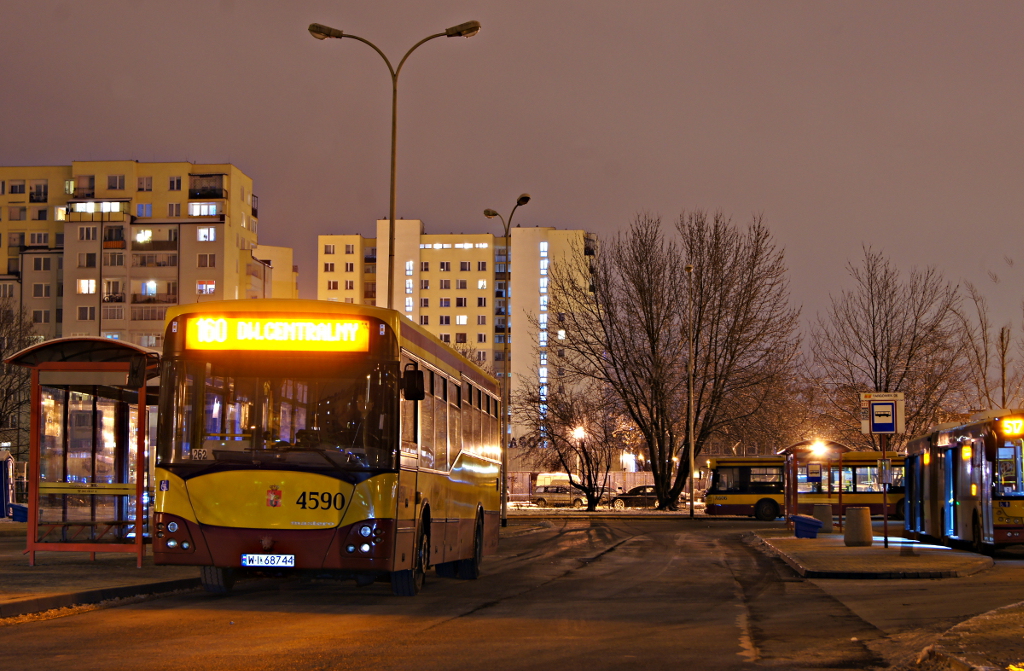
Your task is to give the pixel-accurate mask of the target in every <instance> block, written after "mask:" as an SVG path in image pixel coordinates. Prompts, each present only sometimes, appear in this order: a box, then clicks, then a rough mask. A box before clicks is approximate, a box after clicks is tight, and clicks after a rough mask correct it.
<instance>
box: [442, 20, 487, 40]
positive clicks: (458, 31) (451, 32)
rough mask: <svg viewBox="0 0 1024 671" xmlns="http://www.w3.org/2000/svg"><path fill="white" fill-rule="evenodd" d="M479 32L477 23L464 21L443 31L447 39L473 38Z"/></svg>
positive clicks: (478, 23)
mask: <svg viewBox="0 0 1024 671" xmlns="http://www.w3.org/2000/svg"><path fill="white" fill-rule="evenodd" d="M479 32H480V22H479V21H466V22H465V23H460V24H459V25H457V26H452V27H451V28H449V29H448V30H446V31H444V34H445V35H446V36H447V37H473V36H474V35H476V34H477V33H479Z"/></svg>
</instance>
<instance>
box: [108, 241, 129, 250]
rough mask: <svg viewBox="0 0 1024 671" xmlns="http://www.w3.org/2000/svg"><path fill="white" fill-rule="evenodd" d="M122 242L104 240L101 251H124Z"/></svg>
mask: <svg viewBox="0 0 1024 671" xmlns="http://www.w3.org/2000/svg"><path fill="white" fill-rule="evenodd" d="M124 247H125V245H124V240H104V241H103V249H124Z"/></svg>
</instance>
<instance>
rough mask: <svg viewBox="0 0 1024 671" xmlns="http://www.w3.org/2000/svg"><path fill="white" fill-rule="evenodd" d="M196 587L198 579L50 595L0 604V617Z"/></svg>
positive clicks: (198, 582) (198, 583)
mask: <svg viewBox="0 0 1024 671" xmlns="http://www.w3.org/2000/svg"><path fill="white" fill-rule="evenodd" d="M200 584H201V583H200V581H199V578H183V579H180V580H166V581H164V582H151V583H143V584H141V585H128V586H125V587H105V588H102V589H92V590H87V591H84V592H68V593H66V594H51V595H50V596H40V597H35V598H30V599H22V600H20V601H12V602H9V603H4V604H0V618H7V617H17V616H18V615H30V614H32V613H41V612H43V611H46V610H54V609H56V608H70V607H72V606H81V605H85V604H92V603H99V602H101V601H107V600H108V599H123V598H125V597H131V596H139V595H141V594H159V593H161V592H173V591H175V590H179V589H192V588H194V587H199V585H200Z"/></svg>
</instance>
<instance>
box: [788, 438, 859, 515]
mask: <svg viewBox="0 0 1024 671" xmlns="http://www.w3.org/2000/svg"><path fill="white" fill-rule="evenodd" d="M850 451H851V450H850V448H849V447H847V446H846V445H843V444H842V443H837V442H836V441H834V440H803V441H800V442H799V443H794V444H793V445H790V446H789V447H787V448H785V449H782V450H779V451H778V453H777V454H779V455H780V456H784V457H785V458H786V468H785V472H784V476H785V487H784V488H783V489H784V490H785V492H786V506H785V507H786V526H790V525H791V524H792V522H790V521H789V517H790V515H797V514H799V512H800V510H799V507H798V505H797V498H798V496H799V494H800V491H801V489H803V488H805V487H813V485H815V484H817V485H819V486H820V487H821V489H822V491H823V492H827V495H828V498H832V493H833V491H835V492H836V493H837V494H838V496H839V527H840V528H842V526H843V454H844V453H846V452H850ZM833 463H838V467H839V468H838V482H832V481H831V479H832V464H833Z"/></svg>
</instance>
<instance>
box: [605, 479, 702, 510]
mask: <svg viewBox="0 0 1024 671" xmlns="http://www.w3.org/2000/svg"><path fill="white" fill-rule="evenodd" d="M689 501H690V495H689V494H687V493H686V492H683V493H681V494H680V495H679V498H678V499H676V502H677V503H679V504H682V503H689ZM656 505H658V495H657V494H655V493H654V485H640V486H639V487H634V488H633V489H631V490H629V491H628V492H626V493H624V494H618V495H616V496H615V498H613V499H612V508H618V509H619V510H621V509H623V508H653V507H655V506H656Z"/></svg>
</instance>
